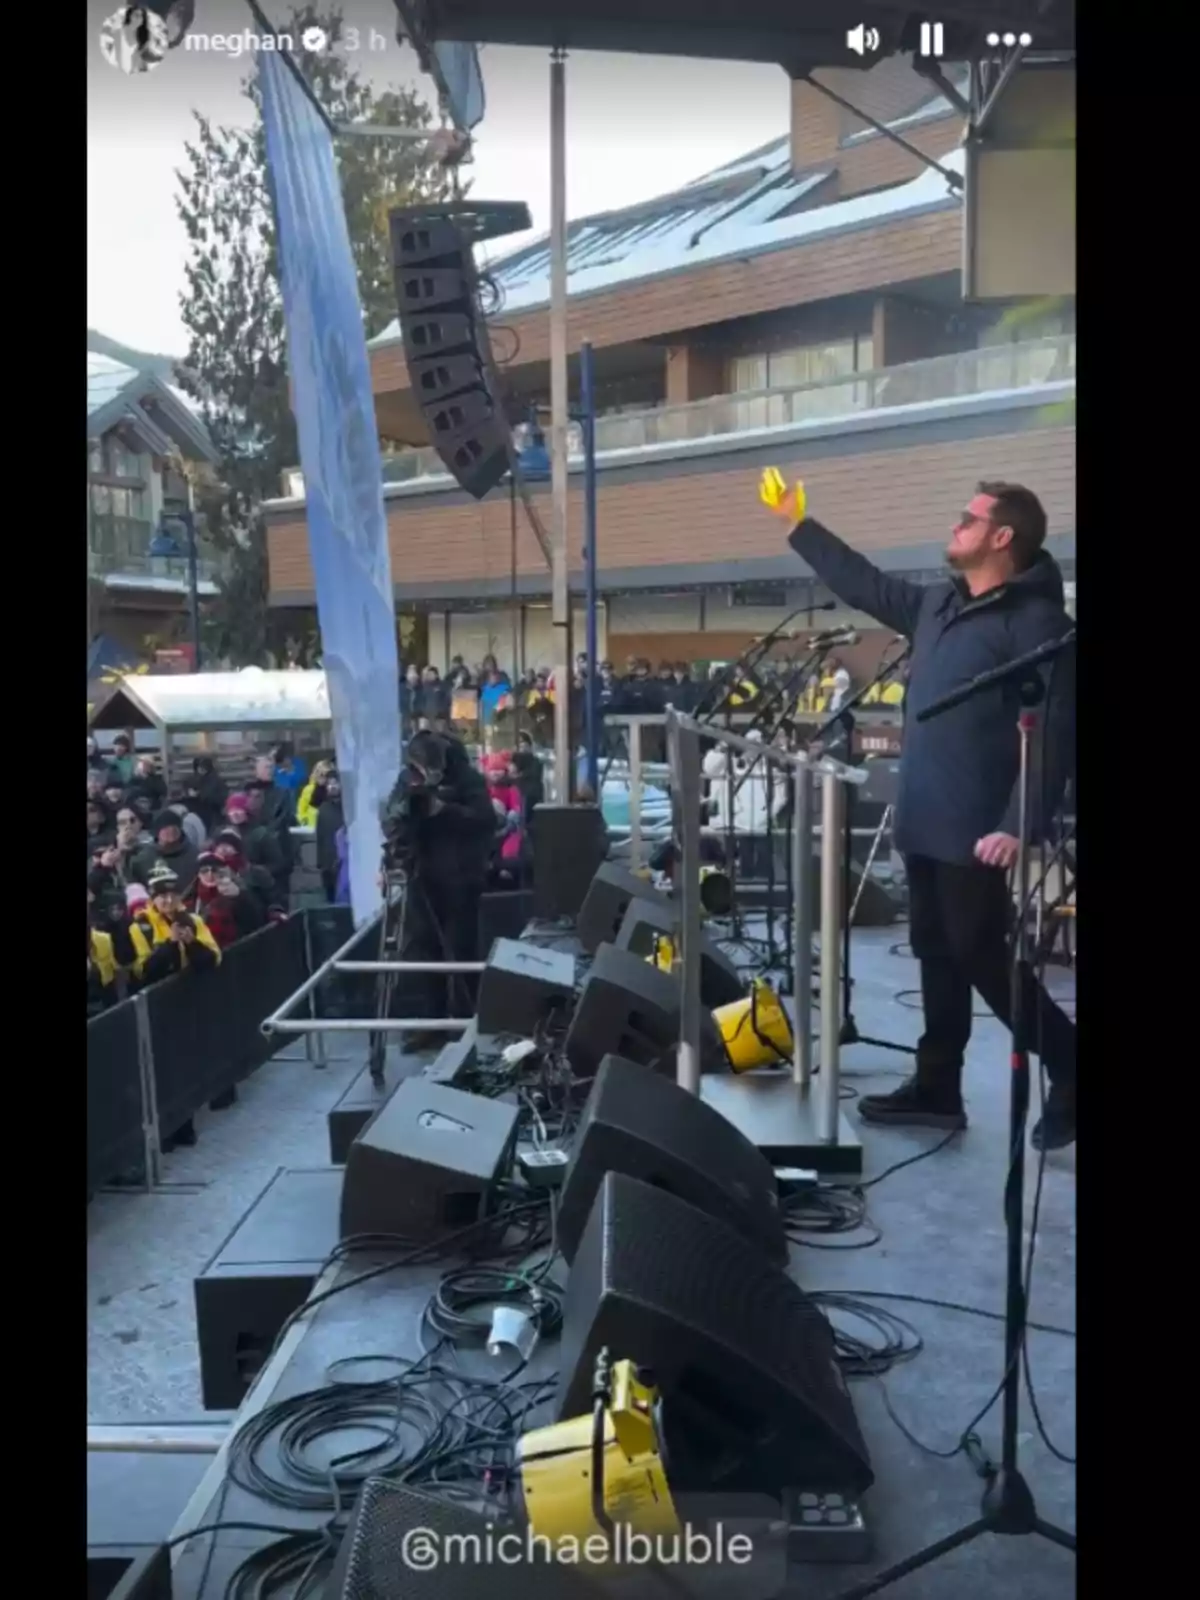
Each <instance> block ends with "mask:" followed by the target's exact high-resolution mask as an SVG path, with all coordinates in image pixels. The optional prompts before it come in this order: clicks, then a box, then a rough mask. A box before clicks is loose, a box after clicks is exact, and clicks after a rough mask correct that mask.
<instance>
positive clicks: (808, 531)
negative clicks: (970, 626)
mask: <svg viewBox="0 0 1200 1600" xmlns="http://www.w3.org/2000/svg"><path fill="white" fill-rule="evenodd" d="M770 473H774V474H775V475H774V478H773V479H772V478H769V477H768V474H770ZM761 498H762V501H763V504H764V505H766V506H767V507H768V509H769V510H771V511H772V512H774V514H775V515H776V516H777V517H779V518H781V519H783V520H786V521H788V522H791V523H793V524H794V526H793V528H792V531H791V533H789V534H788V543H789V544H790V545H791V547H792V549H793V550H794V551H795V552H796V554H797V555H798V556H799V557H800V559H801V560H802V561H806V562H807V563H808V565H809V566H810V567H811V568H812V569H813V571H814V572H815V573H816V575H817V577H818V578H819V579H820V580H821V582H822V583H823V584H824V585H825V587H826V588H827V589H829V590H830V591H831V593H833V594H834V595H836V596H837V598H838V599H839V600H840V601H841V602H842V604H843V605H845V606H849V608H850V609H851V610H852V611H863V612H865V613H866V614H867V616H869V617H874V619H875V620H876V622H881V623H882V624H883V626H884V627H885V628H890V629H891V630H892V632H893V633H900V634H903V635H904V636H905V638H909V639H910V638H911V637H912V634H913V630H914V629H915V627H916V625H917V616H918V614H919V612H920V610H921V600H922V597H923V595H924V592H925V591H924V590H923V589H922V587H921V585H920V584H918V583H910V582H909V581H908V580H907V579H906V578H893V577H890V576H889V575H888V574H887V573H886V572H881V571H880V570H879V568H878V567H877V566H875V564H874V563H873V562H871V561H868V560H867V558H866V556H864V555H860V554H859V552H858V551H857V550H852V549H851V548H850V546H849V545H848V544H847V543H846V542H845V540H843V539H839V538H838V536H837V534H836V533H831V532H830V530H829V529H828V528H826V527H825V526H824V525H823V524H822V523H820V522H817V521H816V520H815V519H814V518H813V517H810V516H808V515H807V508H806V502H805V496H804V488H803V485H802V484H797V485H796V486H795V487H794V488H792V489H788V488H787V487H786V486H783V480H782V478H781V477H780V475H779V474H778V473H776V472H775V469H774V468H770V467H769V468H768V469H767V472H766V473H764V474H763V487H762V491H761Z"/></svg>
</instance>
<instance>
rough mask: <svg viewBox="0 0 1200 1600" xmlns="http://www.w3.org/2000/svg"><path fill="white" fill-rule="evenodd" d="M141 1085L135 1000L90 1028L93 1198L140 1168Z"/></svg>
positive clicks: (90, 1177)
mask: <svg viewBox="0 0 1200 1600" xmlns="http://www.w3.org/2000/svg"><path fill="white" fill-rule="evenodd" d="M144 1154H145V1152H144V1149H143V1145H142V1083H141V1072H140V1070H139V1067H138V1040H137V1015H136V1013H135V1010H134V1003H133V1001H132V1000H122V1002H121V1003H120V1005H118V1006H114V1007H113V1008H112V1010H111V1011H104V1012H101V1014H100V1015H99V1016H98V1017H93V1018H92V1020H91V1021H90V1022H89V1023H88V1025H87V1186H88V1192H89V1193H90V1192H91V1191H92V1190H93V1189H98V1188H99V1187H100V1185H101V1184H104V1183H109V1182H111V1181H112V1179H113V1178H116V1177H119V1176H120V1175H121V1174H122V1173H123V1172H128V1171H130V1170H131V1169H133V1168H136V1167H140V1166H141V1164H142V1161H143V1158H144Z"/></svg>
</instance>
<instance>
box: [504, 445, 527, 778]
mask: <svg viewBox="0 0 1200 1600" xmlns="http://www.w3.org/2000/svg"><path fill="white" fill-rule="evenodd" d="M508 510H509V529H508V538H509V555H508V562H509V578H510V580H511V581H510V603H511V605H512V661H511V663H510V665H509V674H510V682H511V685H512V717H513V746H514V748H515V747H516V742H517V734H518V733H519V732H520V729H521V712H522V710H523V709H524V707H522V706H520V705H518V703H517V684H518V682H519V681H520V676H521V669H520V666H519V664H518V662H517V656H518V655H519V654H520V650H521V646H520V635H521V610H520V604H519V602H518V600H517V480H516V477H515V475H514V474H513V473H511V472H510V473H509V475H508Z"/></svg>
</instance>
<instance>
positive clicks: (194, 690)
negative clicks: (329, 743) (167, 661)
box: [120, 667, 330, 731]
mask: <svg viewBox="0 0 1200 1600" xmlns="http://www.w3.org/2000/svg"><path fill="white" fill-rule="evenodd" d="M120 692H122V693H123V694H125V695H126V696H127V698H128V699H129V700H130V701H131V703H132V704H133V705H134V706H136V707H137V709H138V710H140V711H142V712H143V713H144V714H145V715H146V716H147V717H148V718H149V720H150V721H151V722H153V723H155V724H157V725H158V726H159V727H163V728H170V729H179V730H181V731H182V730H186V729H196V730H198V729H204V728H254V727H266V726H269V725H271V724H274V725H276V726H284V727H299V726H300V725H301V724H303V723H308V722H329V721H330V710H329V691H328V689H327V688H326V685H325V674H324V673H323V672H263V671H262V670H261V669H259V668H258V667H247V668H246V669H245V670H244V671H242V672H190V673H180V674H178V675H176V674H173V673H163V674H161V675H155V674H151V673H147V674H144V675H137V674H134V675H130V676H127V677H122V679H121V682H120Z"/></svg>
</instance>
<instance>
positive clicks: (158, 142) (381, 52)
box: [87, 0, 789, 356]
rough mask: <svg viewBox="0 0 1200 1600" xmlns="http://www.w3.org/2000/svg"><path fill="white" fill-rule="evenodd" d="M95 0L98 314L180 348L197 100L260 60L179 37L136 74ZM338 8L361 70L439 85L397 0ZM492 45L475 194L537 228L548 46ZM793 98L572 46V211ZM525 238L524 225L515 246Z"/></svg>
mask: <svg viewBox="0 0 1200 1600" xmlns="http://www.w3.org/2000/svg"><path fill="white" fill-rule="evenodd" d="M87 3H88V27H89V37H88V325H89V326H90V327H92V328H96V329H98V330H99V331H100V332H102V333H105V334H107V335H108V336H109V337H110V338H113V339H118V340H120V341H121V342H122V343H124V344H127V345H131V346H133V347H134V348H136V349H138V350H143V351H150V352H154V353H158V354H165V355H176V356H179V355H182V354H183V353H184V350H185V348H186V337H185V335H184V331H183V325H182V322H181V320H180V316H179V296H180V293H181V291H182V288H183V284H184V271H183V269H184V263H185V261H186V255H187V240H186V237H185V235H184V232H183V228H182V226H181V225H180V223H179V220H178V218H177V216H176V212H175V193H176V180H175V172H176V169H177V168H178V167H179V166H180V164H181V162H182V159H183V146H184V143H185V141H186V140H187V139H188V138H189V137H190V133H191V129H192V127H193V126H194V124H193V112H199V113H201V114H202V115H204V116H206V117H208V118H210V119H211V120H212V121H213V122H217V123H226V124H238V123H245V122H246V121H248V120H249V107H248V104H247V102H246V101H245V99H244V97H243V96H242V94H241V90H240V85H241V82H242V80H243V79H244V78H245V76H246V74H247V72H248V71H250V70H251V69H252V67H253V61H252V60H251V59H250V58H249V57H247V56H242V57H241V58H240V59H238V58H237V57H236V56H234V55H232V54H230V53H229V52H228V51H227V50H221V49H219V48H218V49H212V48H210V49H208V50H206V51H203V52H201V51H198V50H196V49H191V50H185V49H182V48H181V49H177V50H174V51H171V52H170V53H169V54H168V56H167V58H166V59H165V60H164V61H163V62H162V64H161V65H160V66H158V67H157V68H156V69H155V70H154V71H152V72H150V73H145V74H141V75H139V76H137V77H127V76H126V75H125V74H123V73H121V72H119V71H117V70H115V69H114V68H113V67H110V66H109V65H108V64H107V63H106V62H105V61H104V59H103V57H102V55H101V52H100V43H99V40H100V31H101V25H102V23H103V21H104V19H105V18H106V17H107V16H108V15H110V14H111V12H112V10H113V8H114V0H87ZM262 8H263V10H264V11H265V12H266V14H267V15H268V16H269V17H270V18H271V19H272V20H273V21H275V22H276V24H277V25H282V23H283V21H284V19H285V17H286V15H287V11H288V6H287V4H286V0H262ZM342 10H343V15H344V17H345V20H346V23H347V26H348V27H351V28H355V29H356V30H357V36H358V37H357V43H358V49H357V51H355V52H354V61H355V64H356V65H357V66H359V68H360V70H361V71H362V73H363V75H364V76H365V77H367V78H369V79H370V80H371V81H372V82H373V83H375V84H376V85H377V86H378V87H380V88H386V87H389V86H400V85H410V86H411V85H423V86H424V87H425V88H426V90H429V81H428V79H425V78H423V76H422V74H421V72H420V68H419V66H418V63H417V60H416V57H415V55H414V54H413V53H412V51H411V50H409V49H407V48H406V47H404V46H401V45H400V44H398V43H397V42H396V38H395V19H396V10H395V7H394V5H393V4H392V0H342ZM251 25H252V24H251V18H250V12H249V9H248V7H247V6H246V5H245V3H244V0H196V22H195V24H194V27H193V33H194V34H205V35H216V36H224V37H227V36H228V35H230V34H240V33H241V32H242V31H243V30H244V29H246V28H248V27H250V26H251ZM372 45H374V48H371V46H372ZM481 58H482V67H483V76H484V85H485V89H486V93H487V114H486V116H485V118H484V121H483V123H482V124H481V125H480V127H479V128H478V129H477V130H476V151H475V161H474V164H473V166H471V167H469V168H468V169H466V175H467V176H469V177H470V178H471V180H472V194H473V195H474V196H476V197H478V198H480V199H494V200H524V201H525V202H526V203H527V204H528V206H529V209H530V211H531V213H532V216H533V221H534V226H535V230H536V231H538V232H540V231H542V230H544V229H545V228H546V227H547V226H548V223H549V211H550V168H549V160H550V158H549V142H548V130H549V117H550V94H549V62H548V57H547V55H546V54H545V52H542V51H534V50H516V49H508V48H501V47H499V46H493V47H487V48H485V49H484V50H483V51H482V52H481ZM430 98H431V99H432V94H430ZM788 101H789V86H788V81H787V78H786V76H785V74H784V73H783V71H782V70H781V69H780V68H778V67H772V66H760V65H755V64H751V63H743V62H714V61H688V60H684V59H681V58H676V57H670V58H668V57H660V56H618V55H604V54H599V53H595V54H591V53H587V52H580V53H577V54H575V55H573V56H571V57H570V58H569V60H568V62H567V209H568V213H569V215H570V216H572V217H575V216H585V215H588V214H590V213H593V212H597V211H609V210H614V209H618V208H620V207H622V206H627V205H633V204H635V203H637V202H638V201H640V200H646V199H649V198H651V197H652V196H654V195H657V194H662V193H665V192H667V191H669V190H671V189H674V188H677V187H679V186H680V185H681V184H684V183H687V182H689V181H690V180H691V179H693V178H698V177H700V176H702V175H703V174H704V173H706V172H709V171H711V170H712V169H713V168H715V167H719V166H722V165H723V164H724V163H725V162H727V161H730V160H733V159H734V158H735V157H737V156H740V155H742V154H744V153H745V152H746V151H748V150H752V149H754V148H755V147H756V146H758V145H762V144H766V143H767V142H768V141H769V140H771V139H775V138H778V137H779V136H780V135H781V134H783V133H785V132H786V131H787V127H788ZM530 237H532V235H531V236H530ZM521 242H522V236H514V237H513V238H512V239H510V240H506V241H505V248H512V247H514V246H516V245H519V244H520V243H521ZM493 248H495V247H493Z"/></svg>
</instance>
